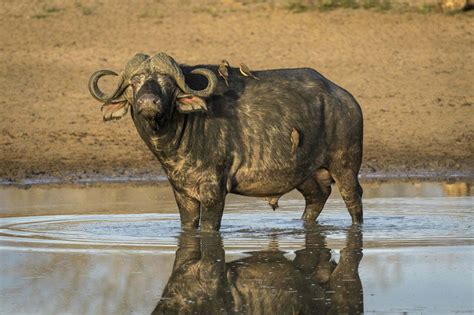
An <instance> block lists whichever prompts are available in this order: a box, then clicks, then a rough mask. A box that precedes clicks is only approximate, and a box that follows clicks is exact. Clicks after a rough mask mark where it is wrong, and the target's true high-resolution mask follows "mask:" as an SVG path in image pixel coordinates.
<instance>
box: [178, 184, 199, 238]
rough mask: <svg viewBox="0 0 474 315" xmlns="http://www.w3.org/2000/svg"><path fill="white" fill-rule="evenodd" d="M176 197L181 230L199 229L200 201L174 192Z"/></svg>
mask: <svg viewBox="0 0 474 315" xmlns="http://www.w3.org/2000/svg"><path fill="white" fill-rule="evenodd" d="M174 196H175V198H176V203H177V204H178V208H179V216H180V218H181V228H182V229H183V230H192V229H197V228H198V227H199V218H200V203H199V201H198V200H196V199H193V198H191V197H188V196H187V195H185V194H183V193H180V192H177V191H176V190H175V191H174Z"/></svg>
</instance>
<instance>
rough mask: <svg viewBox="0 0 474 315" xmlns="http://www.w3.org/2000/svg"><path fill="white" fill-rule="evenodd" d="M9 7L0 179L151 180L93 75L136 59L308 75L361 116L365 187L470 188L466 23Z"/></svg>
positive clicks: (184, 5)
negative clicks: (435, 180) (341, 91)
mask: <svg viewBox="0 0 474 315" xmlns="http://www.w3.org/2000/svg"><path fill="white" fill-rule="evenodd" d="M177 3H178V4H176V3H175V2H172V1H144V2H140V4H139V5H137V4H133V5H132V3H131V2H129V1H111V0H105V1H102V2H101V4H96V3H95V2H92V1H90V2H87V1H82V2H80V1H76V2H74V3H72V2H71V3H69V2H68V4H64V3H62V2H60V1H34V2H30V1H16V2H15V3H14V4H2V5H1V7H0V9H1V11H0V17H1V18H0V37H1V42H2V45H1V47H0V57H1V58H0V83H1V87H2V89H1V92H0V93H1V98H0V147H1V151H0V179H2V180H3V181H9V180H12V181H18V180H22V179H24V178H40V177H49V176H53V177H57V178H77V177H91V176H92V177H93V176H103V175H106V176H108V175H114V176H117V175H126V176H128V175H131V176H141V175H142V174H146V175H157V174H160V169H159V166H158V163H157V162H156V161H155V159H154V158H153V156H152V155H151V153H149V152H148V149H147V148H146V147H145V145H144V144H143V143H142V141H141V140H140V139H139V137H138V135H137V133H136V131H135V128H134V127H133V125H132V121H131V119H130V118H129V117H128V118H126V119H124V120H122V121H117V122H112V123H103V122H102V117H101V114H100V110H99V108H100V106H99V104H98V103H97V102H95V101H94V100H93V99H92V98H91V97H90V95H89V93H88V91H87V87H86V84H87V80H88V78H89V76H90V74H91V73H92V72H93V71H95V70H98V69H102V68H107V69H114V70H116V71H118V70H120V69H121V68H122V67H123V66H124V64H125V63H126V61H127V60H128V59H129V58H130V57H131V56H133V55H134V54H135V53H136V52H139V51H142V52H146V53H156V52H159V51H165V52H167V53H168V54H170V55H172V56H174V57H175V59H177V60H178V61H179V62H184V63H190V64H193V63H216V62H218V61H219V60H220V59H222V58H226V59H228V60H229V61H230V62H231V63H232V64H238V63H240V62H245V63H247V64H249V65H250V66H251V67H252V68H254V69H266V68H274V67H301V66H309V67H313V68H315V69H317V70H318V71H320V72H321V73H322V74H323V75H325V76H326V77H328V78H329V79H331V80H332V81H334V82H336V83H338V84H339V85H341V86H343V87H345V88H346V89H348V90H349V91H351V92H352V93H353V94H354V96H355V97H356V98H357V99H358V101H359V102H360V104H361V105H362V108H363V111H364V115H365V148H364V149H365V161H364V165H363V170H362V171H363V174H364V176H371V175H374V174H375V175H377V174H384V173H393V174H410V176H418V175H420V174H421V175H423V174H438V175H440V176H448V175H452V174H460V175H463V176H468V177H469V176H471V177H472V176H473V174H474V166H473V163H472V155H473V152H474V143H473V137H474V115H473V104H474V93H473V89H472V87H473V86H472V82H473V73H474V64H473V62H472V60H474V53H473V49H472V47H474V45H473V44H474V43H473V42H474V36H473V33H474V32H473V29H474V28H473V27H472V26H473V14H472V12H467V13H463V14H456V15H449V16H448V15H442V14H419V13H403V14H401V13H398V12H392V11H386V12H380V11H377V10H372V11H371V10H350V9H339V10H333V11H328V12H319V11H307V12H303V13H298V14H295V13H291V12H289V11H288V10H285V9H284V8H279V7H276V8H271V6H265V5H259V4H255V5H242V4H240V2H235V1H223V2H222V3H221V4H219V5H217V6H211V5H202V4H196V2H194V1H188V2H177Z"/></svg>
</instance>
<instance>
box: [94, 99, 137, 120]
mask: <svg viewBox="0 0 474 315" xmlns="http://www.w3.org/2000/svg"><path fill="white" fill-rule="evenodd" d="M129 107H130V104H129V103H128V102H127V101H123V102H118V103H107V104H104V105H102V107H101V108H100V109H101V111H102V116H103V119H104V121H109V120H118V119H120V118H122V117H123V116H125V114H127V112H128V108H129Z"/></svg>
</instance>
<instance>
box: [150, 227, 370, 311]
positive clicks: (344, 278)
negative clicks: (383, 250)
mask: <svg viewBox="0 0 474 315" xmlns="http://www.w3.org/2000/svg"><path fill="white" fill-rule="evenodd" d="M304 234H305V240H304V248H303V249H300V250H297V251H295V252H294V255H291V256H294V257H288V254H290V253H287V252H285V251H281V250H280V249H279V247H278V238H277V236H274V237H271V238H270V243H269V246H268V248H267V249H265V250H260V251H254V252H248V253H246V254H248V256H247V257H244V258H241V259H238V260H233V261H229V262H226V259H225V257H226V253H225V250H224V246H223V240H222V236H221V234H220V233H201V234H195V233H184V232H183V233H182V234H181V235H180V236H179V245H178V249H177V251H176V257H175V261H174V265H173V270H172V274H171V276H170V278H169V280H168V283H167V284H166V286H165V289H164V291H163V294H162V296H161V299H160V301H159V302H158V304H157V306H156V308H155V310H154V311H153V314H341V313H345V314H360V313H363V311H364V307H363V300H364V299H363V290H362V283H361V280H360V277H359V271H358V269H359V263H360V262H361V260H362V232H361V230H360V228H359V227H351V228H349V229H348V230H347V232H346V241H345V247H344V248H343V249H341V251H340V258H339V262H337V263H336V261H335V259H334V257H333V255H332V254H333V253H332V251H331V249H329V248H328V247H327V245H326V235H325V232H324V229H323V228H322V227H321V226H319V225H317V224H315V225H312V226H310V227H308V226H307V227H305V231H304Z"/></svg>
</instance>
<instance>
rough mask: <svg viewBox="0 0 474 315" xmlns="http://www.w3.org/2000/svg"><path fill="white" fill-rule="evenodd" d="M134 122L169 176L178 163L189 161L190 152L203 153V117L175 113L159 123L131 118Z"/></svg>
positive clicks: (191, 154) (134, 116) (195, 114)
mask: <svg viewBox="0 0 474 315" xmlns="http://www.w3.org/2000/svg"><path fill="white" fill-rule="evenodd" d="M132 117H133V121H134V123H135V126H136V128H137V130H138V133H139V134H140V136H141V138H142V139H143V141H144V142H145V143H146V145H147V146H148V147H149V148H150V150H151V151H152V152H153V154H154V155H155V156H156V157H157V158H158V160H159V161H160V163H161V165H162V166H163V168H164V169H165V171H166V172H167V173H168V172H169V171H170V170H172V169H173V168H174V166H175V165H176V164H177V163H179V162H180V161H181V160H183V159H185V160H186V162H188V163H189V162H191V161H192V159H193V156H195V155H194V154H193V152H195V151H196V150H202V147H203V146H202V143H201V142H202V137H196V136H194V135H203V134H204V124H205V115H203V114H201V113H193V114H182V113H179V112H178V111H177V110H174V111H173V112H172V113H171V115H169V118H167V119H165V120H163V121H162V122H160V123H159V124H158V123H157V122H156V121H154V120H153V121H149V120H146V119H144V118H141V117H138V116H136V115H133V113H132Z"/></svg>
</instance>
